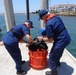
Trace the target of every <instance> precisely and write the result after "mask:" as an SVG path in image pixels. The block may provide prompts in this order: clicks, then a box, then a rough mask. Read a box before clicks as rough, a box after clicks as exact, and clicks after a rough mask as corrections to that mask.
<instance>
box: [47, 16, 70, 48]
mask: <svg viewBox="0 0 76 75" xmlns="http://www.w3.org/2000/svg"><path fill="white" fill-rule="evenodd" d="M46 36H47V37H48V38H53V39H54V44H55V45H57V47H63V48H64V47H66V46H67V45H68V44H69V43H70V41H71V38H70V36H69V34H68V32H67V30H66V28H65V26H64V23H63V22H62V20H61V18H60V17H58V16H54V17H53V18H51V19H49V20H48V21H47V22H46Z"/></svg>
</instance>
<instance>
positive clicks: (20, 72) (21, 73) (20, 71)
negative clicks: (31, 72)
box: [16, 70, 27, 75]
mask: <svg viewBox="0 0 76 75" xmlns="http://www.w3.org/2000/svg"><path fill="white" fill-rule="evenodd" d="M16 74H17V75H25V74H27V72H25V71H24V70H19V71H17V73H16Z"/></svg>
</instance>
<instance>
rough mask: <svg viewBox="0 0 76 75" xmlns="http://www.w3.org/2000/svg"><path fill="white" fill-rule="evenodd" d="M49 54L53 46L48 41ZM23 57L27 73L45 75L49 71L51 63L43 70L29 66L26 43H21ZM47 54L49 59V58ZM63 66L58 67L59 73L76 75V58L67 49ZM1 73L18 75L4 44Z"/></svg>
mask: <svg viewBox="0 0 76 75" xmlns="http://www.w3.org/2000/svg"><path fill="white" fill-rule="evenodd" d="M47 45H48V55H49V52H50V49H51V47H52V43H47ZM19 47H20V49H21V54H22V59H23V60H25V61H26V63H25V64H23V65H22V67H23V70H27V74H26V75H45V72H46V71H49V70H50V68H49V63H48V64H47V67H46V68H45V69H43V70H35V69H33V68H31V67H30V66H29V54H28V52H29V50H28V48H27V47H26V44H25V43H19ZM48 55H47V59H48V58H49V57H48ZM60 62H61V66H60V67H58V68H57V70H58V75H76V59H75V58H74V57H73V56H72V55H71V54H70V53H69V52H68V51H67V50H66V49H65V50H64V53H63V56H62V58H61V60H60ZM0 75H16V69H15V63H14V61H13V60H12V58H11V56H10V55H9V53H8V52H7V50H6V49H5V47H4V46H0Z"/></svg>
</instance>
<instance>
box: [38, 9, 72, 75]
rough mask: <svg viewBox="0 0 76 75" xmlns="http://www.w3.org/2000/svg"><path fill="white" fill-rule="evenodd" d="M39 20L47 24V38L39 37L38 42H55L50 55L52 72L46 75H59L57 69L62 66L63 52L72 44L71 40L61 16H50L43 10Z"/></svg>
mask: <svg viewBox="0 0 76 75" xmlns="http://www.w3.org/2000/svg"><path fill="white" fill-rule="evenodd" d="M39 18H40V19H42V20H43V21H44V23H45V30H46V37H42V36H39V37H38V40H39V41H41V40H43V41H48V42H52V41H53V46H52V48H51V52H50V54H49V62H50V65H51V67H50V68H51V71H47V72H46V75H58V72H57V70H56V69H57V67H58V66H60V58H61V56H62V53H63V50H64V48H65V47H66V46H67V45H68V44H69V43H70V41H71V38H70V36H69V34H68V32H67V30H66V28H65V26H64V23H63V22H62V20H61V18H60V17H59V16H56V15H54V14H48V11H47V10H46V9H42V10H40V11H39Z"/></svg>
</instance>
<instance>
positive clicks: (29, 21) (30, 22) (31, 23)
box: [26, 20, 33, 28]
mask: <svg viewBox="0 0 76 75" xmlns="http://www.w3.org/2000/svg"><path fill="white" fill-rule="evenodd" d="M26 22H28V23H29V24H30V25H31V28H33V22H32V21H31V20H27V21H26Z"/></svg>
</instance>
